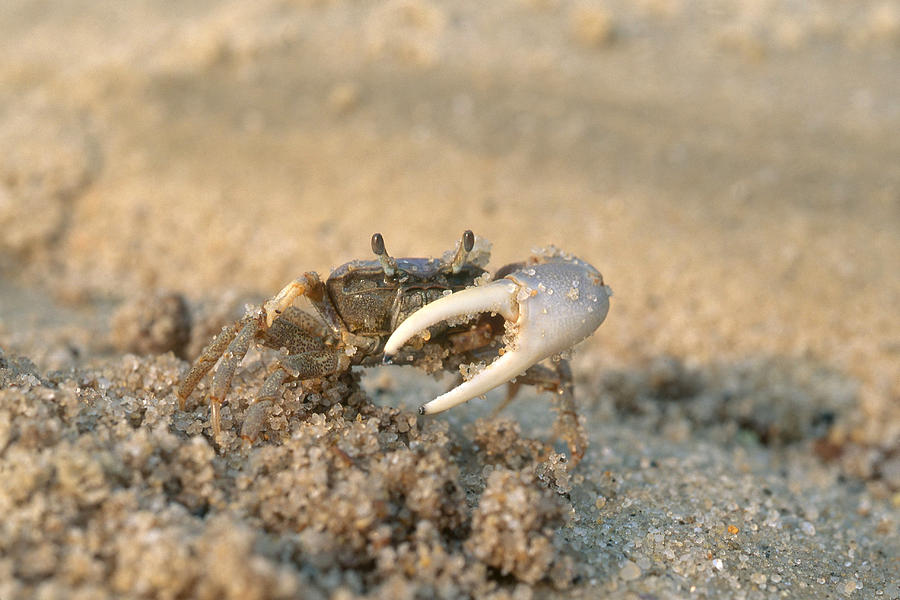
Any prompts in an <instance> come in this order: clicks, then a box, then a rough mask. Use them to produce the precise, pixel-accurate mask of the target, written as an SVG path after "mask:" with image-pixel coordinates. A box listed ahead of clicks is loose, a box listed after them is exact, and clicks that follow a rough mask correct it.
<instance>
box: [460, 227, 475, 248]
mask: <svg viewBox="0 0 900 600" xmlns="http://www.w3.org/2000/svg"><path fill="white" fill-rule="evenodd" d="M462 239H463V248H465V249H466V252H471V251H472V248H474V247H475V234H474V233H472V230H471V229H466V230H465V231H464V232H463V238H462Z"/></svg>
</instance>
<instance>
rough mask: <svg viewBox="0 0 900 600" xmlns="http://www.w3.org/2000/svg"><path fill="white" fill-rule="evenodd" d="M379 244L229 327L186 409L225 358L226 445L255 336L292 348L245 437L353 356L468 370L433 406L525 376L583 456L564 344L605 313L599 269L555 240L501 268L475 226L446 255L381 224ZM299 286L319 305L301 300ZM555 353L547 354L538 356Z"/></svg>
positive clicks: (219, 389)
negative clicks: (411, 243)
mask: <svg viewBox="0 0 900 600" xmlns="http://www.w3.org/2000/svg"><path fill="white" fill-rule="evenodd" d="M372 250H373V252H374V253H375V255H376V257H377V260H355V261H351V262H349V263H347V264H345V265H342V266H340V267H338V268H337V269H335V270H334V271H333V272H332V273H331V275H330V276H329V277H328V279H327V280H325V282H324V283H323V282H322V281H321V280H320V279H319V276H318V275H317V274H316V273H315V272H312V271H310V272H308V273H306V274H304V275H301V276H300V277H298V278H297V279H295V280H294V281H292V282H290V283H289V284H287V285H286V286H285V287H284V289H282V290H281V291H280V292H278V293H277V294H276V295H275V296H274V297H273V298H271V299H270V300H268V301H266V302H265V303H264V304H263V305H262V306H261V307H257V308H255V309H252V310H249V311H248V312H247V313H246V314H245V316H244V317H243V318H242V319H240V320H238V321H237V322H235V323H234V324H232V325H229V326H226V327H224V328H223V329H222V331H221V332H220V333H219V334H218V335H217V336H216V337H215V338H214V339H213V341H212V342H211V343H210V344H209V346H207V347H206V348H205V349H204V350H203V352H202V353H201V355H200V356H199V357H198V358H197V360H196V361H195V362H194V364H193V366H192V368H191V370H190V372H189V373H188V374H187V376H186V377H185V378H184V380H183V381H182V382H181V385H180V386H179V388H178V392H177V395H178V399H179V403H180V406H181V409H182V410H184V409H185V404H186V401H187V399H188V397H189V396H190V395H191V392H192V391H193V390H194V388H195V387H196V385H197V383H198V382H199V381H200V380H201V379H202V378H203V377H204V375H206V373H207V372H208V371H209V370H210V369H211V368H212V367H213V366H214V365H215V364H216V363H217V362H218V363H219V365H218V368H217V369H216V371H215V374H214V375H213V379H212V386H211V389H210V394H209V405H210V413H211V414H210V418H211V421H212V429H213V435H214V436H215V439H216V442H217V443H219V444H220V445H221V436H222V429H221V425H220V408H221V405H222V402H223V401H224V400H225V397H226V395H227V393H228V391H229V389H230V388H231V380H232V378H233V377H234V374H235V371H236V369H237V367H238V365H239V364H240V362H241V360H242V359H243V358H244V356H245V355H246V354H247V351H248V350H249V349H250V346H251V344H257V345H262V346H266V347H269V348H273V349H278V350H281V352H282V354H281V356H280V357H279V358H278V359H277V361H276V362H275V363H274V365H273V366H272V368H271V369H270V373H269V375H268V376H267V377H266V379H265V382H264V383H263V385H262V387H261V389H260V391H259V393H258V394H257V396H256V397H255V398H254V399H253V400H251V404H250V407H249V409H248V410H247V412H246V414H245V417H244V423H243V426H242V430H241V437H242V438H243V439H244V440H246V441H248V442H251V443H252V442H253V441H255V439H256V438H257V436H258V435H259V433H260V431H261V430H262V428H263V426H264V423H265V419H266V414H267V410H268V407H269V406H271V404H272V403H273V402H275V401H277V400H278V399H279V398H280V396H281V388H282V386H283V385H284V384H285V383H286V382H288V381H293V380H306V379H313V378H319V377H325V376H327V375H332V374H335V373H341V372H344V371H346V370H348V369H349V368H350V367H352V366H355V365H362V366H372V365H376V364H380V363H382V362H383V363H392V364H411V365H415V366H418V367H420V368H423V369H424V370H426V371H427V372H436V371H439V370H449V371H456V372H458V373H461V375H460V376H459V377H458V379H459V380H460V383H459V385H457V386H456V387H454V388H452V389H451V390H449V391H448V392H447V393H445V394H443V395H441V396H438V397H437V398H435V399H434V400H432V401H431V402H428V403H426V404H423V405H422V406H421V407H420V408H419V413H420V414H425V415H430V414H435V413H439V412H442V411H445V410H447V409H449V408H453V407H454V406H456V405H458V404H462V403H463V402H467V401H468V400H471V399H472V398H476V397H478V396H481V395H483V394H485V393H486V392H488V391H489V390H491V389H493V388H495V387H498V386H499V385H501V384H503V383H506V382H510V383H509V388H508V393H507V397H506V401H505V402H504V403H503V404H502V405H501V407H500V408H502V407H503V406H505V405H506V403H508V402H509V401H510V400H512V398H513V396H515V394H516V392H517V391H518V388H519V385H521V384H523V383H524V384H529V385H534V386H536V387H537V388H538V389H542V390H548V391H552V392H555V395H556V398H557V399H558V404H557V407H558V418H557V424H558V425H559V432H560V435H561V437H562V438H563V439H564V440H565V441H566V442H567V444H568V446H569V451H570V453H571V460H572V462H573V463H577V462H578V461H579V460H580V459H581V458H582V456H583V455H584V452H585V449H586V446H587V437H586V434H585V432H584V428H583V427H582V425H581V424H580V423H579V420H578V416H577V413H576V412H575V396H574V389H573V382H572V372H571V369H570V367H569V364H568V361H567V360H566V359H565V358H563V357H561V356H560V355H561V353H564V352H566V351H567V350H568V349H569V348H571V347H572V346H574V345H575V344H577V343H578V342H580V341H582V340H584V339H585V338H587V337H588V336H589V335H591V334H592V333H593V332H594V330H596V329H597V327H599V326H600V324H601V323H602V322H603V320H604V319H605V318H606V313H607V312H608V311H609V298H610V296H611V295H612V291H611V290H610V288H609V287H608V286H607V285H605V284H604V283H603V277H602V276H601V275H600V273H599V272H598V271H597V270H596V269H595V268H594V267H592V266H591V265H589V264H588V263H586V262H584V261H582V260H580V259H578V258H575V257H574V256H571V255H568V254H565V253H563V252H561V251H559V250H557V249H555V248H550V249H549V250H544V251H541V252H539V253H537V254H535V255H533V256H531V257H530V258H528V259H527V260H526V261H524V262H521V263H514V264H510V265H507V266H505V267H503V268H501V269H500V270H499V271H497V272H496V273H495V274H494V275H493V276H491V275H490V273H488V272H487V271H486V270H485V269H484V266H485V265H486V264H487V262H488V260H489V259H490V243H489V242H487V241H486V240H483V239H481V238H478V239H476V238H475V236H474V234H473V233H472V232H471V231H466V232H465V233H464V234H463V236H462V239H461V240H460V241H459V242H458V243H457V246H456V249H455V250H451V251H449V252H447V253H445V255H444V256H443V257H442V258H441V259H425V258H398V259H395V258H393V257H391V256H390V255H389V254H388V253H387V251H386V250H385V246H384V239H383V238H382V236H381V234H378V233H376V234H375V235H373V236H372ZM301 296H302V297H305V298H307V299H308V300H309V302H310V303H311V304H312V306H313V308H314V309H315V311H316V312H317V313H318V316H315V315H313V314H311V313H309V312H306V311H303V310H301V309H299V308H297V307H295V306H294V301H295V300H297V299H298V298H300V297H301ZM551 357H552V358H553V360H552V361H551V362H550V363H549V364H548V365H547V366H544V365H541V364H538V363H540V362H541V361H542V360H544V359H547V358H551ZM500 408H498V409H497V410H498V411H499V410H500Z"/></svg>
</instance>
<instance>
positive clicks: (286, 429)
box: [0, 353, 573, 598]
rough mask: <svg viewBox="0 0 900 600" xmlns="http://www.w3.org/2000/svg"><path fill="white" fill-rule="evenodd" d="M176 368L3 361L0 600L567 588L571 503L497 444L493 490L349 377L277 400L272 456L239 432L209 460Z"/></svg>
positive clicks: (158, 359) (446, 445)
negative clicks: (557, 539) (560, 541)
mask: <svg viewBox="0 0 900 600" xmlns="http://www.w3.org/2000/svg"><path fill="white" fill-rule="evenodd" d="M183 367H184V365H183V363H182V362H181V361H179V360H178V359H177V358H175V357H174V356H173V355H172V354H171V353H167V354H165V355H159V356H155V357H149V358H138V357H136V356H133V355H125V356H122V357H120V358H118V359H115V360H112V361H109V362H108V363H105V364H101V365H99V366H97V367H94V368H85V369H79V370H69V371H67V372H55V373H52V374H49V375H43V374H41V373H39V372H38V370H37V368H36V367H35V366H34V365H33V364H31V363H30V362H29V361H27V360H26V359H22V358H18V357H8V356H3V357H2V362H0V441H2V445H3V448H4V452H3V456H2V460H0V471H2V472H3V476H4V479H5V482H6V484H5V485H4V488H3V491H2V493H0V506H2V509H3V511H4V514H5V518H4V520H3V524H2V536H0V538H2V541H0V557H2V559H0V570H2V572H3V573H4V577H3V578H2V579H3V582H4V583H3V584H2V586H0V595H2V596H3V597H4V598H19V597H28V596H32V595H39V596H42V597H57V596H60V595H61V594H62V595H65V594H71V596H72V597H92V598H103V597H109V598H112V597H117V596H120V595H121V594H131V595H137V596H152V597H171V598H174V597H184V596H190V597H197V598H212V597H225V598H279V597H294V596H296V594H298V593H300V591H301V590H302V591H303V593H304V594H305V595H309V596H310V597H315V596H316V595H318V596H320V597H327V596H331V595H335V596H336V597H351V596H354V597H355V596H370V595H374V596H376V597H378V596H381V597H412V596H414V595H418V596H421V595H423V594H424V595H428V596H436V597H448V598H449V597H459V596H460V595H463V596H478V597H485V596H490V595H491V594H498V593H500V594H501V596H503V595H504V594H506V593H507V592H505V591H503V590H502V588H500V587H498V585H499V584H498V580H497V579H496V577H495V575H494V574H493V573H494V572H495V571H494V569H497V572H499V573H500V574H501V575H503V576H506V575H509V576H511V577H513V579H514V580H516V581H520V582H523V583H527V584H534V583H536V582H539V581H541V580H547V581H548V582H550V583H551V584H555V585H558V586H565V585H567V584H568V583H569V582H570V581H571V578H572V577H573V573H572V572H571V560H569V561H568V562H565V561H564V565H566V568H565V569H562V570H561V571H560V568H559V567H555V566H554V565H556V564H557V563H559V561H560V560H563V559H562V558H561V557H564V553H563V554H560V552H559V549H558V548H556V546H555V545H554V541H553V533H554V530H555V528H556V527H558V526H560V525H561V524H563V518H562V516H563V515H564V514H565V512H566V511H565V509H564V506H565V501H564V500H563V499H562V497H561V496H559V494H557V493H555V492H553V491H551V490H550V489H549V488H548V487H547V486H546V485H544V484H542V483H541V480H540V479H539V478H538V477H537V476H536V475H535V469H536V466H537V464H538V463H536V462H535V461H534V459H530V460H523V458H522V457H521V456H515V457H508V458H504V457H502V456H500V457H498V456H497V455H496V451H497V449H496V448H494V449H493V451H494V452H495V454H494V456H495V458H498V459H500V460H503V461H505V462H510V463H516V464H518V465H519V467H520V469H519V470H516V471H513V470H511V469H506V468H499V467H498V468H497V469H496V470H494V471H492V472H491V474H490V475H489V476H488V477H487V480H486V482H485V479H484V478H483V477H482V476H481V474H480V472H479V471H478V470H477V466H478V464H484V463H483V462H480V460H476V464H473V465H468V466H465V467H464V466H463V465H461V464H460V463H459V462H458V460H457V458H456V456H455V455H454V453H453V452H452V448H453V447H455V446H456V445H457V444H458V442H456V441H453V440H452V439H451V437H450V435H449V434H448V430H447V427H446V424H444V423H441V422H439V421H432V422H429V423H428V424H427V425H425V426H424V427H421V426H420V424H419V423H418V420H417V418H416V417H415V416H414V415H412V414H410V413H406V412H403V411H401V410H398V409H394V408H382V407H376V406H374V405H372V404H371V403H370V402H369V401H368V399H367V397H366V396H365V394H364V393H363V392H362V391H361V390H359V388H358V386H357V384H356V376H353V375H346V376H342V377H337V378H335V379H333V380H330V381H326V382H324V383H323V384H322V385H321V386H319V387H318V388H316V389H315V391H311V392H308V393H307V392H303V391H301V390H300V389H290V390H288V391H287V392H286V394H287V398H288V401H286V402H285V403H284V405H283V407H278V408H276V409H275V410H273V411H272V412H273V414H272V415H271V416H270V419H269V423H268V424H269V428H268V429H267V436H268V438H269V439H268V440H267V441H266V442H265V443H261V444H259V445H257V446H256V447H253V448H250V449H246V448H242V447H241V442H240V441H239V440H238V439H237V436H234V435H233V434H232V436H231V437H229V438H226V439H229V440H231V442H232V443H231V444H230V446H229V448H227V451H226V452H224V453H221V454H220V453H218V452H217V451H216V449H215V448H214V447H213V446H212V445H211V443H210V442H209V441H208V439H207V437H206V436H205V435H203V433H204V432H205V431H206V430H207V429H208V425H207V423H206V417H205V413H206V407H205V406H202V405H200V406H198V407H196V408H195V409H194V410H193V411H192V412H190V413H181V412H179V411H178V410H177V402H176V400H175V396H174V393H173V391H174V386H175V385H176V383H177V381H178V377H179V375H180V373H181V371H182V370H183ZM244 387H246V386H240V385H239V386H237V387H236V390H235V393H234V395H233V399H232V401H231V402H232V408H231V413H232V415H231V417H232V418H231V419H229V420H227V421H225V424H226V426H228V427H233V428H235V429H237V428H238V427H239V425H240V424H239V422H238V421H239V420H240V415H241V414H242V412H243V402H242V400H241V398H242V396H241V394H242V392H243V391H246V390H245V389H244ZM521 444H524V445H526V446H527V445H528V442H521V443H520V445H521ZM471 452H475V454H474V455H473V456H476V457H477V456H480V454H479V451H477V450H472V451H471ZM554 569H556V570H554ZM394 594H399V595H394Z"/></svg>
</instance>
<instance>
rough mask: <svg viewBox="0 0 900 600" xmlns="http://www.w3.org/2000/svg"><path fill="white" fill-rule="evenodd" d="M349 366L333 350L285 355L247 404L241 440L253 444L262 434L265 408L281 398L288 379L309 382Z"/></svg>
mask: <svg viewBox="0 0 900 600" xmlns="http://www.w3.org/2000/svg"><path fill="white" fill-rule="evenodd" d="M349 367H350V362H349V358H348V357H347V355H346V354H344V353H343V352H340V351H335V350H314V351H311V352H302V353H300V354H292V355H290V356H285V357H284V358H282V359H281V360H280V361H278V364H277V365H276V366H275V370H274V371H272V373H270V374H269V376H268V377H266V381H265V383H263V386H262V388H261V389H260V391H259V394H258V395H257V397H256V398H254V399H253V400H252V401H251V402H250V408H248V409H247V413H246V414H245V415H244V425H243V427H242V428H241V438H242V439H243V440H244V441H245V442H249V443H253V442H254V441H256V438H257V437H258V436H259V432H260V431H262V428H263V424H264V422H265V418H266V416H267V414H268V411H269V407H270V406H271V405H272V404H273V403H274V401H276V400H277V399H278V397H279V396H280V395H281V394H280V390H281V385H282V384H283V383H284V382H285V381H287V380H288V379H300V380H303V379H311V378H313V377H324V376H326V375H332V374H334V373H337V372H339V371H343V370H346V369H348V368H349Z"/></svg>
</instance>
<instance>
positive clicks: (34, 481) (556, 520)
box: [0, 0, 900, 598]
mask: <svg viewBox="0 0 900 600" xmlns="http://www.w3.org/2000/svg"><path fill="white" fill-rule="evenodd" d="M0 50H2V52H0V57H2V58H0V148H2V149H3V151H2V152H0V230H2V236H0V349H2V354H0V448H2V454H0V471H2V473H3V479H4V485H3V486H2V490H0V509H2V514H3V515H4V516H3V517H2V519H0V527H2V535H0V597H2V598H19V597H21V598H27V597H35V596H39V597H47V598H53V597H84V598H88V597H90V598H96V597H121V596H123V595H124V596H128V597H160V598H166V597H182V596H184V597H213V596H215V597H223V596H224V597H242V598H267V597H298V596H302V597H307V596H309V597H339V598H342V597H343V598H345V597H384V598H399V597H413V596H415V595H417V594H418V595H419V596H432V595H436V596H442V597H460V596H476V597H488V596H490V595H494V596H495V597H498V598H500V597H513V598H527V597H532V596H536V597H542V596H550V595H562V596H563V597H595V596H596V595H598V594H602V595H604V596H606V597H613V598H633V597H660V598H667V597H686V596H692V595H703V596H705V597H726V596H727V597H745V598H764V597H775V596H779V597H780V596H785V597H823V598H824V597H864V598H869V597H873V598H877V597H882V598H893V597H900V579H898V577H897V575H896V573H897V556H900V542H898V534H897V533H898V521H900V319H898V317H897V310H896V307H897V306H900V274H898V273H900V270H898V268H897V267H898V260H897V258H896V257H897V256H900V235H898V232H900V161H897V159H896V158H895V157H897V156H900V138H898V136H897V135H895V132H897V131H900V104H898V102H897V98H900V75H898V71H897V69H896V65H897V64H898V60H900V5H898V4H897V3H896V2H887V1H881V2H877V1H875V2H858V3H853V4H852V6H851V5H846V4H845V3H841V2H836V1H834V2H831V1H823V2H815V3H812V4H808V5H802V6H800V5H796V6H794V5H782V4H774V3H763V4H760V3H754V2H746V1H736V2H728V3H720V4H717V5H716V6H715V7H713V6H705V5H699V4H695V3H683V2H679V1H677V0H673V1H665V0H651V1H643V2H628V3H625V2H621V3H620V2H613V1H610V2H606V3H602V4H600V3H580V2H579V3H575V2H563V1H553V0H551V1H532V2H498V3H491V4H490V5H489V6H488V7H476V6H474V5H468V4H442V3H429V2H418V1H402V2H388V3H386V4H381V5H355V4H352V3H344V2H334V3H324V2H323V3H317V2H309V3H306V2H281V1H275V0H272V1H268V0H267V1H265V2H258V3H254V4H253V5H249V4H241V3H224V4H223V3H212V2H192V3H182V4H179V5H178V6H177V7H174V6H170V5H167V4H164V3H158V2H151V1H147V2H139V3H129V4H128V5H127V8H126V5H122V4H120V3H114V2H90V3H74V4H72V3H70V4H68V5H66V6H65V7H62V6H54V7H53V8H52V10H51V9H50V8H49V7H48V6H47V5H45V4H42V3H37V2H33V1H24V0H22V1H19V0H14V1H12V2H7V3H5V4H4V7H3V8H2V9H0ZM467 228H469V229H472V230H474V231H475V233H476V234H477V235H479V236H483V237H485V238H487V239H489V240H490V241H491V242H493V260H492V262H491V265H492V266H493V267H494V268H499V267H500V266H502V265H504V264H506V263H509V262H512V261H516V260H520V259H521V258H522V257H524V256H527V254H528V253H529V252H530V250H531V248H532V247H535V246H545V245H547V244H556V245H558V246H560V247H562V248H564V249H565V250H567V251H570V252H572V253H574V254H576V255H578V256H580V257H583V258H585V259H586V260H588V261H590V262H591V263H592V264H594V265H595V266H597V267H598V268H599V269H600V271H601V272H602V273H603V275H604V278H605V280H606V281H607V282H608V283H609V284H610V285H611V287H612V288H613V290H614V292H615V296H614V297H613V298H612V308H611V310H610V314H609V317H608V318H607V322H606V323H605V324H604V325H603V326H602V327H601V328H600V329H599V330H598V332H597V333H596V334H595V335H594V336H593V337H592V338H590V339H589V340H588V341H586V342H585V343H584V344H582V345H581V346H580V347H579V348H578V349H577V351H576V354H575V356H574V359H573V370H574V373H575V378H576V394H577V397H578V402H579V408H580V411H581V414H582V416H583V417H584V419H585V423H586V425H587V428H588V431H589V436H590V447H589V448H588V451H587V455H586V457H585V459H584V460H583V461H582V463H581V464H580V465H578V467H577V468H576V469H574V470H570V469H568V465H567V464H566V463H565V462H564V459H565V458H564V457H565V446H564V444H562V443H561V442H560V441H559V440H558V437H557V435H556V434H555V433H554V432H553V431H552V428H551V427H550V426H549V424H550V423H551V422H552V419H550V418H548V415H552V403H551V402H550V399H549V398H548V397H547V395H546V394H538V393H536V392H534V391H533V390H529V389H526V390H525V391H523V393H522V394H521V397H520V398H519V399H517V400H516V402H515V403H514V404H513V405H511V406H510V407H509V408H507V409H505V410H504V411H503V412H502V413H501V414H500V415H499V420H497V419H491V413H492V410H493V408H494V407H495V406H496V405H497V404H498V403H499V402H500V400H501V398H502V391H500V392H493V393H491V394H489V395H488V398H487V399H486V400H485V401H483V402H471V403H469V404H468V405H466V406H465V407H460V408H458V409H455V410H453V411H451V412H449V413H447V414H444V415H440V416H437V417H434V418H424V417H419V416H416V415H415V408H416V407H417V406H418V405H419V404H421V403H422V402H423V401H427V400H429V399H431V398H433V397H434V396H435V395H436V394H438V393H440V392H441V391H443V389H444V388H445V387H446V386H447V385H449V383H450V381H451V380H452V378H450V377H446V378H444V379H441V380H435V379H433V378H430V377H428V376H427V375H425V374H423V373H421V372H419V371H416V370H415V369H409V368H399V367H398V368H379V369H376V370H368V371H365V372H359V373H355V374H354V375H353V376H352V377H350V376H347V377H343V378H333V379H330V380H326V381H323V382H316V383H312V384H309V385H305V386H299V385H290V386H288V387H287V388H286V390H285V393H284V397H283V399H282V402H281V403H280V405H279V406H278V407H277V408H276V409H275V410H274V411H273V413H272V414H271V415H270V416H269V418H268V420H267V427H266V432H267V433H266V439H264V440H261V441H260V442H258V443H257V444H256V445H255V446H254V447H253V448H251V449H242V448H241V447H240V444H239V443H238V440H237V439H236V437H232V438H229V439H230V447H229V448H228V451H225V452H218V451H217V450H216V448H215V445H214V444H213V443H212V441H211V437H210V431H209V424H208V410H207V408H206V407H205V406H204V402H203V395H202V391H198V392H197V393H196V394H195V395H194V397H193V405H192V406H191V407H190V410H188V411H185V412H182V411H179V410H177V401H176V399H175V395H174V394H175V388H176V386H177V383H178V381H179V379H180V377H182V376H183V374H184V373H185V372H186V370H187V369H188V367H189V362H190V360H192V359H193V358H194V357H196V356H197V354H198V353H199V351H200V349H201V348H202V347H203V345H204V344H206V343H207V342H208V341H209V340H210V339H211V337H212V336H213V335H214V334H215V333H216V332H217V331H218V330H219V328H220V327H221V326H222V324H224V323H226V322H228V321H229V320H230V319H234V318H236V317H238V316H240V315H241V313H242V311H243V310H244V305H245V304H246V303H248V302H250V303H252V302H259V301H261V300H263V299H265V298H266V297H268V296H270V295H271V294H272V293H274V292H275V291H277V290H278V289H280V288H281V286H282V285H283V284H284V283H285V282H287V281H289V280H290V279H291V278H293V277H294V276H296V275H297V274H299V273H301V272H304V271H307V270H317V271H318V272H319V273H321V274H323V275H324V274H326V273H328V272H329V270H330V269H331V268H333V267H335V266H337V265H339V264H342V263H343V262H346V261H348V260H351V259H354V258H368V257H369V255H370V250H369V237H370V235H371V234H372V233H373V232H374V231H380V232H381V233H383V234H384V238H385V240H386V243H387V247H388V250H389V251H390V252H391V253H392V254H394V255H396V256H439V255H440V254H441V253H442V252H444V251H445V250H447V249H449V248H452V246H453V244H454V242H455V240H456V239H458V237H459V234H460V233H461V232H462V231H463V230H464V229H467ZM272 360H273V355H272V354H271V353H268V352H266V351H256V350H253V351H251V353H250V354H249V355H248V357H247V359H245V361H244V364H243V365H242V367H241V369H240V370H239V372H238V375H237V377H236V378H235V388H234V390H233V394H232V395H231V397H230V398H229V403H228V404H226V408H225V411H224V419H225V425H226V429H228V430H229V431H231V432H232V434H234V433H236V432H237V431H239V429H240V423H241V421H242V417H243V415H244V412H245V410H246V407H247V403H248V402H249V401H250V400H251V399H252V398H253V395H254V393H255V392H256V390H257V389H258V388H259V386H260V385H261V384H262V381H263V379H264V378H265V375H264V374H265V368H266V366H267V365H269V364H271V361H272ZM207 385H208V383H204V388H205V386H207Z"/></svg>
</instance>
